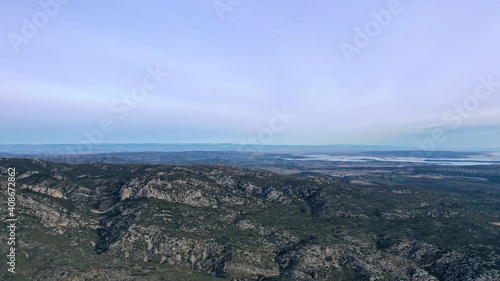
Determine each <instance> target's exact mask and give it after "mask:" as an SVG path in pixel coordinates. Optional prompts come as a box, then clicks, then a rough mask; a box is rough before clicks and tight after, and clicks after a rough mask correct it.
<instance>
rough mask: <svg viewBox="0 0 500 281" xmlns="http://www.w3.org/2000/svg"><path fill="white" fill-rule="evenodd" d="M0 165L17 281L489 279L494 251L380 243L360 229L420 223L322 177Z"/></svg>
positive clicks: (406, 240) (220, 169)
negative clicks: (12, 185) (13, 177)
mask: <svg viewBox="0 0 500 281" xmlns="http://www.w3.org/2000/svg"><path fill="white" fill-rule="evenodd" d="M0 160H1V161H0V169H5V166H6V165H7V164H8V165H9V166H10V165H15V166H16V167H17V168H18V170H20V172H21V175H23V176H22V177H19V178H18V180H19V185H20V186H22V188H21V189H20V190H19V194H18V196H17V198H18V204H19V206H20V208H19V210H20V212H21V213H20V217H21V219H22V221H23V225H24V230H20V231H25V232H20V234H19V235H20V237H21V238H22V239H20V240H21V241H22V243H23V244H21V245H22V246H20V249H22V250H20V251H21V252H19V255H20V256H22V257H23V259H22V260H20V261H19V262H25V263H26V264H31V265H32V268H31V269H25V272H23V273H22V274H24V275H23V276H25V277H27V278H28V277H29V278H34V279H37V280H88V279H95V280H162V279H161V278H162V276H175V277H170V279H165V280H216V279H213V278H212V277H217V278H224V279H227V280H283V281H285V280H325V281H326V280H415V281H416V280H446V281H448V280H449V281H451V280H493V281H494V280H496V278H498V277H500V273H499V270H498V267H499V266H500V257H499V256H498V252H495V251H496V249H498V245H495V244H494V243H492V244H491V245H488V247H490V248H491V252H492V253H491V254H490V255H489V256H485V255H482V256H481V255H478V254H474V253H464V252H461V251H460V250H454V249H447V248H445V247H441V246H440V245H435V244H432V243H429V242H424V241H419V240H418V239H412V238H411V237H401V238H400V237H397V236H394V235H383V234H380V232H382V231H381V230H379V229H375V230H372V229H373V228H374V227H375V226H377V225H376V224H377V223H378V224H384V223H392V221H394V220H396V219H398V220H400V222H403V220H404V219H412V218H415V217H417V218H420V217H421V216H416V215H415V213H413V212H405V211H404V210H388V209H387V210H384V209H382V210H379V208H382V207H381V206H380V202H373V203H370V201H366V200H368V199H369V198H368V199H366V198H365V197H363V196H362V193H360V191H357V190H355V189H353V188H352V187H350V186H349V185H346V184H345V183H341V182H339V181H337V180H334V179H331V178H295V177H287V176H281V175H278V174H274V173H269V172H254V171H246V170H242V169H238V168H231V167H225V166H192V167H185V166H181V167H174V166H145V165H144V166H140V165H130V166H126V165H107V164H91V165H79V166H71V165H64V164H53V163H46V162H36V161H29V160H2V159H0ZM54 175H58V176H57V177H55V176H54ZM3 184H4V183H2V187H3ZM2 196H4V195H2ZM360 200H365V201H362V202H360ZM418 202H422V201H421V200H420V201H418ZM370 204H374V205H376V207H371V206H370ZM426 207H427V206H426ZM438 213H439V212H438ZM388 214H390V215H388ZM396 214H397V215H396ZM489 227H492V228H493V229H497V227H496V226H494V225H491V224H489ZM495 247H497V248H495ZM24 257H26V258H24ZM197 272H198V273H197ZM2 274H4V273H2ZM2 277H5V275H0V279H1V278H2ZM179 278H180V279H179ZM219 280H220V279H219Z"/></svg>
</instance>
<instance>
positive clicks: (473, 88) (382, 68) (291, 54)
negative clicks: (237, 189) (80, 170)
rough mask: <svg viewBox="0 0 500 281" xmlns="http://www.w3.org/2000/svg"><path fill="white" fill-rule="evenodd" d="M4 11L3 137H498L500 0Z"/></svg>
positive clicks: (363, 140) (0, 67)
mask: <svg viewBox="0 0 500 281" xmlns="http://www.w3.org/2000/svg"><path fill="white" fill-rule="evenodd" d="M0 10H1V11H2V12H1V13H2V16H1V17H0V36H2V40H1V44H0V95H1V96H2V101H1V103H0V131H1V134H0V144H51V143H82V144H88V143H90V144H97V143H257V144H269V145H273V144H276V145H277V144H302V145H304V144H305V145H323V144H357V145H360V144H361V145H362V144H367V145H401V146H410V147H418V148H420V149H428V150H429V149H452V148H499V147H500V145H499V144H500V130H499V129H500V119H499V117H500V116H499V115H500V113H499V112H500V52H498V50H500V40H499V38H500V17H498V11H500V2H499V1H494V0H485V1H451V0H443V1H411V0H401V1H397V0H389V1H387V0H384V1H378V0H375V1H364V0H363V1H361V0H357V1H345V0H342V1H341V0H336V1H330V0H328V1H327V0H317V1H310V0H289V1H286V4H285V1H265V0H252V1H250V0H215V1H213V0H206V1H205V0H203V1H200V0H184V1H174V0H149V1H118V0H107V1H98V0H90V1H76V0H58V1H57V0H41V1H15V0H5V1H2V2H1V3H0Z"/></svg>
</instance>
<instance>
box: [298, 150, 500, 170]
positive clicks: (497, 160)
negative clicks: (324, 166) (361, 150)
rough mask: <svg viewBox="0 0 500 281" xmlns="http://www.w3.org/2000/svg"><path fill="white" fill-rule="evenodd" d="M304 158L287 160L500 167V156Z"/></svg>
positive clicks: (350, 156) (326, 156)
mask: <svg viewBox="0 0 500 281" xmlns="http://www.w3.org/2000/svg"><path fill="white" fill-rule="evenodd" d="M298 156H303V157H306V158H301V159H288V160H302V161H307V160H321V161H332V162H370V161H378V162H400V163H424V164H436V165H453V166H467V165H497V166H499V167H500V154H499V153H495V154H487V155H476V156H471V157H460V158H419V157H397V156H359V155H326V154H307V155H298Z"/></svg>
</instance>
